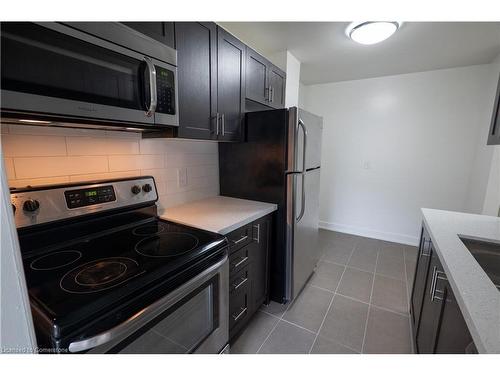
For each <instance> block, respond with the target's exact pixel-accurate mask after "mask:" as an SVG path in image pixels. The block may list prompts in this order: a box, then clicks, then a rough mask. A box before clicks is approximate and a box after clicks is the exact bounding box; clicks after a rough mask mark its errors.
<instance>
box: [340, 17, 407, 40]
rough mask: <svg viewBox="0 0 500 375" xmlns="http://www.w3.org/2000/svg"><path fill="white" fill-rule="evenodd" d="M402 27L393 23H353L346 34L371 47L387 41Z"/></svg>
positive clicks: (398, 23)
mask: <svg viewBox="0 0 500 375" xmlns="http://www.w3.org/2000/svg"><path fill="white" fill-rule="evenodd" d="M400 26H401V22H391V21H368V22H352V23H351V24H350V25H349V26H348V27H347V29H346V30H345V32H346V35H347V36H348V37H349V38H351V39H352V40H354V41H355V42H357V43H360V44H367V45H369V44H376V43H380V42H382V41H383V40H386V39H387V38H389V37H390V36H391V35H392V34H394V33H395V32H396V30H397V29H399V27H400Z"/></svg>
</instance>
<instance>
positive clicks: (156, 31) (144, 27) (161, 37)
mask: <svg viewBox="0 0 500 375" xmlns="http://www.w3.org/2000/svg"><path fill="white" fill-rule="evenodd" d="M123 24H125V25H127V26H128V27H130V28H132V29H134V30H137V31H139V32H140V33H143V34H144V35H147V36H149V37H150V38H153V39H155V40H157V41H159V42H162V43H163V44H166V45H167V46H169V47H172V48H174V47H175V43H174V23H173V22H123Z"/></svg>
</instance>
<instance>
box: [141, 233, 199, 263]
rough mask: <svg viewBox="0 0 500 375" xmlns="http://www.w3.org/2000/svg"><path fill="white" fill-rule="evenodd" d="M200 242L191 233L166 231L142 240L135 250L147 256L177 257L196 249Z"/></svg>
mask: <svg viewBox="0 0 500 375" xmlns="http://www.w3.org/2000/svg"><path fill="white" fill-rule="evenodd" d="M198 243H199V240H198V238H197V237H195V236H194V235H192V234H190V233H183V232H166V233H161V234H159V235H155V236H151V237H146V238H144V239H142V240H140V241H139V242H138V243H137V244H136V245H135V251H137V252H138V253H139V254H141V255H144V256H147V257H157V258H162V257H175V256H178V255H182V254H184V253H187V252H189V251H191V250H193V249H195V248H196V247H197V246H198Z"/></svg>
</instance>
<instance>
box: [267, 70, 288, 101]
mask: <svg viewBox="0 0 500 375" xmlns="http://www.w3.org/2000/svg"><path fill="white" fill-rule="evenodd" d="M285 82H286V74H285V72H284V71H282V70H281V69H279V68H277V67H276V66H274V65H271V67H270V69H269V89H270V90H271V92H270V99H269V101H270V103H271V107H273V108H284V107H285Z"/></svg>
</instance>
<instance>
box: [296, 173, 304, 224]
mask: <svg viewBox="0 0 500 375" xmlns="http://www.w3.org/2000/svg"><path fill="white" fill-rule="evenodd" d="M300 175H301V177H302V189H301V190H302V199H301V201H300V213H299V216H297V218H296V219H295V220H296V221H297V223H298V222H299V221H300V220H301V219H302V217H303V216H304V212H305V211H306V191H305V188H306V184H305V181H306V174H305V173H301V174H300Z"/></svg>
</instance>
